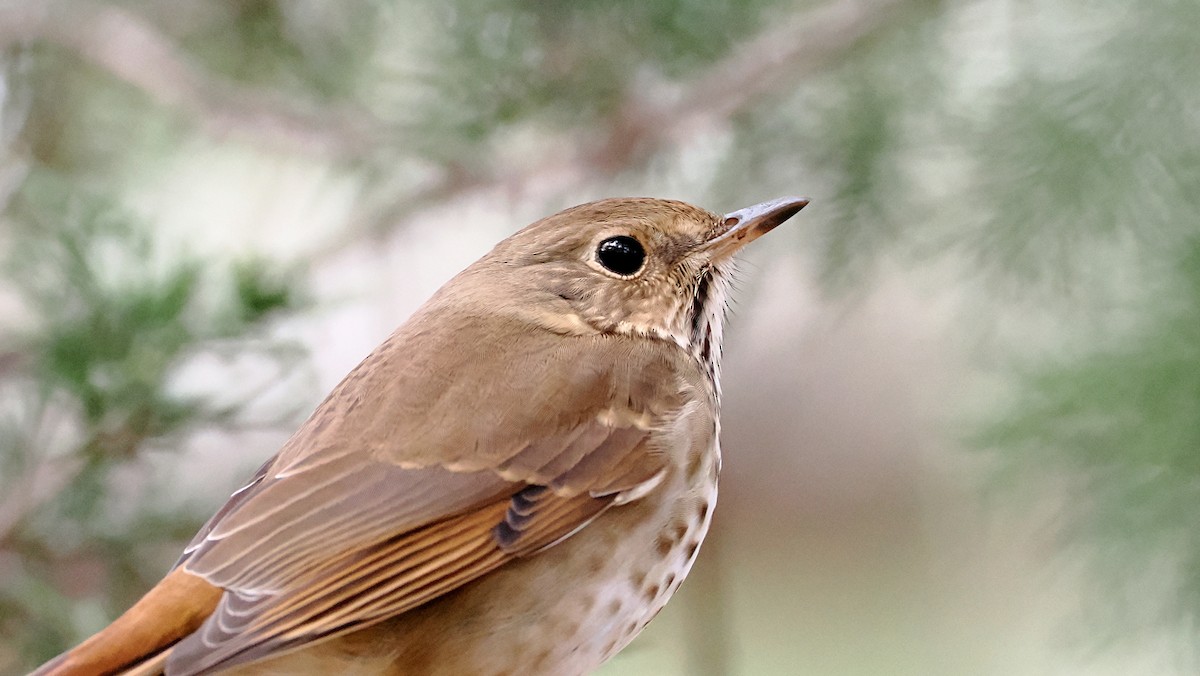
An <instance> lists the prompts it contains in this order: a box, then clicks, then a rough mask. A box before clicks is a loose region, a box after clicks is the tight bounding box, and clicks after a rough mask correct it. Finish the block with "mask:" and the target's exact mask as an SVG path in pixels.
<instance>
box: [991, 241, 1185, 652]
mask: <svg viewBox="0 0 1200 676" xmlns="http://www.w3.org/2000/svg"><path fill="white" fill-rule="evenodd" d="M1170 289H1171V294H1172V301H1171V302H1168V303H1163V304H1161V305H1150V306H1149V307H1146V308H1145V309H1144V310H1143V311H1142V312H1141V313H1140V316H1139V321H1138V322H1137V325H1136V328H1135V329H1133V330H1131V331H1129V332H1127V333H1128V335H1122V336H1120V337H1119V338H1117V340H1116V341H1115V343H1116V344H1115V345H1113V346H1110V347H1106V348H1104V349H1101V350H1099V351H1096V352H1093V353H1090V354H1086V355H1082V356H1080V357H1078V358H1068V359H1060V360H1056V361H1052V362H1049V363H1045V364H1042V365H1040V366H1037V367H1035V368H1033V369H1026V371H1025V373H1023V375H1022V377H1021V378H1020V380H1019V383H1020V387H1019V389H1018V401H1017V403H1016V404H1014V405H1012V406H1011V407H1009V408H1008V409H1006V410H1002V411H998V412H997V414H998V415H997V417H996V418H995V419H994V420H993V421H992V422H990V424H988V425H987V426H985V427H984V428H983V429H982V430H980V431H979V432H978V433H977V435H976V436H975V438H974V440H973V442H974V443H975V444H976V445H978V446H980V447H983V448H990V449H1000V450H1003V451H1004V453H1005V455H1004V456H1002V457H1004V458H1005V459H1006V462H1005V472H1006V473H1007V474H1008V475H1009V477H1010V479H1011V480H1015V481H1018V482H1021V483H1030V482H1033V483H1038V482H1040V481H1044V480H1050V481H1051V482H1061V481H1064V480H1065V481H1066V482H1067V485H1068V486H1069V505H1070V506H1069V507H1068V508H1067V510H1068V513H1067V525H1066V526H1065V528H1064V531H1063V533H1062V537H1063V542H1064V544H1065V545H1066V546H1067V550H1068V551H1071V552H1073V553H1082V554H1084V555H1085V556H1086V557H1087V558H1088V559H1089V560H1090V561H1091V562H1092V564H1093V570H1094V572H1096V573H1098V574H1099V575H1100V580H1101V581H1102V584H1103V586H1104V588H1105V589H1106V590H1107V593H1105V594H1102V595H1101V594H1097V595H1095V596H1091V597H1089V598H1090V601H1089V602H1088V604H1087V606H1088V608H1087V609H1088V611H1089V612H1091V613H1092V614H1093V615H1094V616H1098V617H1104V618H1106V620H1107V622H1100V623H1093V624H1092V626H1091V628H1093V629H1095V628H1096V625H1100V627H1101V628H1102V629H1103V630H1104V632H1103V634H1102V635H1104V636H1110V635H1111V634H1110V632H1115V633H1118V634H1119V633H1122V632H1131V631H1137V630H1147V629H1153V628H1156V627H1157V626H1159V624H1158V623H1161V622H1168V623H1171V624H1179V623H1182V624H1183V625H1191V624H1193V623H1194V622H1195V621H1196V619H1197V615H1198V612H1200V533H1198V532H1197V530H1196V528H1195V524H1196V523H1197V522H1198V521H1200V453H1197V449H1200V311H1198V310H1197V308H1200V240H1196V239H1193V241H1192V242H1191V243H1190V245H1189V246H1188V248H1187V255H1186V256H1183V257H1181V261H1180V265H1179V274H1178V279H1177V280H1176V283H1175V284H1174V285H1172V286H1171V287H1170ZM1163 579H1166V580H1168V582H1167V583H1166V587H1167V590H1168V591H1166V593H1165V594H1164V595H1163V597H1162V598H1153V599H1152V601H1153V604H1152V605H1153V608H1156V610H1152V611H1151V617H1149V618H1144V616H1145V612H1146V611H1145V605H1146V601H1147V599H1146V598H1145V595H1146V591H1145V590H1146V586H1147V583H1148V582H1150V581H1156V582H1158V584H1162V580H1163ZM1139 604H1140V605H1139ZM1131 608H1134V609H1137V611H1138V612H1139V613H1140V614H1139V615H1132V614H1127V613H1131V612H1132V611H1131V610H1130V609H1131ZM1139 618H1144V619H1141V620H1139ZM1139 621H1140V622H1144V624H1139Z"/></svg>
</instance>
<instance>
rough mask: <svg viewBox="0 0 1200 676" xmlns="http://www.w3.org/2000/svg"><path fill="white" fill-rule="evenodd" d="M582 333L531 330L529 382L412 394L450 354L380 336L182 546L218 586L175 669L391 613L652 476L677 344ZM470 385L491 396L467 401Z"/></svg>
mask: <svg viewBox="0 0 1200 676" xmlns="http://www.w3.org/2000/svg"><path fill="white" fill-rule="evenodd" d="M464 330H466V329H464ZM494 330H495V329H494V327H493V331H494ZM489 337H490V338H491V339H492V341H495V339H496V336H495V335H491V336H489ZM587 340H590V341H592V342H591V343H590V344H585V345H576V346H575V347H576V349H575V350H573V351H571V354H573V355H575V357H576V358H575V359H565V358H564V355H563V354H561V353H560V352H559V350H560V349H561V348H560V341H559V340H543V341H532V346H531V347H528V348H527V349H530V350H535V351H536V350H541V352H540V354H527V355H522V356H521V357H522V359H521V360H522V361H523V362H524V363H525V364H527V365H529V366H527V368H531V369H534V370H535V371H537V372H535V373H532V374H529V373H526V374H523V375H524V376H527V377H524V378H520V379H515V378H514V379H512V381H511V382H512V383H526V385H524V386H523V388H521V387H518V386H516V385H511V384H510V385H509V386H508V389H506V388H505V384H504V383H505V381H504V380H503V376H504V375H505V374H503V373H486V372H485V373H483V374H481V375H480V376H479V377H476V378H473V379H472V380H473V381H474V382H473V383H471V384H470V385H471V387H473V388H474V389H470V388H467V387H462V386H460V384H459V383H458V382H456V381H454V380H450V381H448V382H447V383H446V384H445V386H444V387H442V388H441V389H440V390H438V391H436V394H434V395H426V396H425V397H424V398H421V397H413V396H406V395H405V394H404V393H405V391H406V388H405V387H404V385H405V383H404V381H405V379H406V378H413V377H416V376H415V375H414V373H415V374H417V375H422V374H430V373H432V374H439V373H446V372H453V370H452V369H454V368H455V366H456V365H455V364H452V363H451V364H433V365H432V368H431V365H430V364H429V362H428V360H429V359H431V358H433V359H436V358H438V357H439V355H438V354H436V353H434V354H432V355H429V354H425V355H422V354H408V355H406V356H405V357H404V358H397V357H396V356H395V354H391V355H389V354H386V352H387V351H388V344H385V345H384V346H383V348H381V350H383V351H385V354H384V356H383V357H379V356H373V357H371V358H368V362H371V360H375V362H374V366H373V368H370V369H365V370H360V371H356V373H360V374H361V375H359V376H358V377H357V378H356V376H355V374H351V376H350V377H348V378H347V381H346V382H345V383H343V385H342V386H340V387H339V388H338V389H337V390H335V392H334V393H333V394H332V395H331V396H330V398H329V400H327V401H326V402H325V404H323V405H322V407H321V408H319V409H318V411H317V413H316V414H314V416H313V418H312V419H310V420H309V422H308V423H307V424H306V425H305V427H304V428H302V429H301V430H300V432H298V433H297V435H296V437H294V438H293V440H292V442H289V444H288V445H287V446H285V447H284V449H282V450H281V452H280V454H279V456H278V457H277V459H276V460H275V461H274V462H273V463H271V464H270V465H268V466H267V468H266V469H265V470H264V471H262V472H260V474H259V476H258V477H256V480H255V482H254V483H253V484H252V486H250V487H249V488H248V489H247V490H246V491H244V492H242V493H239V494H235V496H234V497H233V498H231V501H230V504H229V505H227V508H225V509H223V510H222V511H223V512H224V513H223V514H222V515H220V516H219V518H216V519H214V521H213V522H210V523H209V524H208V525H206V530H207V532H204V531H202V536H198V538H197V540H196V541H195V542H194V543H193V545H192V546H191V547H190V548H189V550H188V551H187V552H186V553H185V555H184V558H183V560H182V561H181V564H180V565H181V568H182V569H183V570H184V571H186V572H188V573H190V574H193V575H196V576H199V577H200V578H202V579H204V580H206V581H208V582H209V583H211V584H213V585H215V586H217V587H219V588H221V589H223V590H225V594H224V596H223V597H222V598H221V600H220V602H219V603H218V604H217V606H216V608H215V610H214V611H213V613H212V614H211V616H209V617H208V619H207V620H206V621H205V622H204V624H203V625H202V626H201V627H200V628H199V629H198V630H197V631H195V632H194V633H192V634H191V635H189V636H187V637H186V638H184V639H183V640H182V641H181V642H180V643H179V644H178V645H176V646H175V648H174V650H173V651H172V654H171V656H170V658H169V660H168V670H169V672H170V673H171V674H197V673H205V672H208V671H210V670H213V669H215V668H224V667H228V666H232V665H234V664H239V663H245V662H249V661H254V660H257V659H261V658H263V657H265V656H268V655H272V654H278V653H279V652H282V651H287V650H290V649H293V648H295V647H298V646H301V645H303V644H307V643H310V642H313V641H316V640H320V639H324V638H329V637H332V636H336V635H340V634H344V633H348V632H350V631H354V630H356V629H361V628H364V627H366V626H370V625H371V624H374V623H377V622H380V621H383V620H386V619H388V618H390V617H394V616H396V615H398V614H400V613H403V612H405V611H407V610H409V609H412V608H414V607H416V606H418V605H421V604H423V603H425V602H428V601H429V600H431V599H434V598H436V597H438V596H440V595H442V594H445V593H447V592H449V591H451V590H453V589H456V588H458V587H459V586H461V585H463V584H466V583H467V582H469V581H471V580H473V579H476V578H478V577H480V576H482V575H484V574H486V573H487V572H489V571H491V570H494V569H495V568H496V567H498V566H500V565H503V564H504V563H505V562H507V561H509V560H511V559H513V558H515V557H518V556H522V555H528V554H531V553H534V552H536V551H539V550H540V549H543V548H545V547H547V546H550V545H552V544H554V543H555V542H557V541H559V540H561V539H562V538H564V537H567V536H569V535H571V534H572V533H574V532H576V531H577V530H579V529H580V528H582V527H583V526H585V525H586V524H587V523H589V522H590V521H591V520H592V519H594V518H595V517H596V516H598V515H599V514H600V513H601V512H603V511H604V510H605V509H607V508H608V507H609V506H610V505H612V504H613V503H614V502H616V501H618V500H621V499H622V496H631V495H640V494H642V493H643V492H644V491H645V490H647V489H648V488H649V487H652V486H653V485H654V483H655V482H657V481H659V480H661V478H662V476H663V474H664V472H665V471H666V469H665V468H666V462H665V454H664V453H663V452H662V450H663V449H660V448H656V446H655V444H656V443H657V442H656V438H657V437H658V436H659V435H657V434H656V432H657V431H659V430H661V428H662V426H663V425H665V424H666V422H665V415H666V413H667V411H668V410H674V409H677V408H678V406H680V405H681V404H680V403H679V402H681V401H682V393H681V391H680V385H679V383H680V375H679V373H677V368H678V365H677V363H676V362H675V361H674V356H673V354H672V350H670V349H665V350H663V351H661V352H660V351H657V350H655V349H643V350H640V351H639V350H634V349H631V348H630V347H629V346H628V345H627V344H625V343H624V342H623V341H621V340H619V339H616V338H612V337H596V338H588V339H587ZM426 342H427V341H426ZM527 344H528V341H527ZM377 354H378V353H377ZM614 357H619V359H620V360H621V361H620V362H618V367H617V368H615V369H614V368H611V365H612V363H613V362H611V361H607V360H611V359H612V358H614ZM391 358H396V359H397V361H395V362H392V363H389V361H388V360H389V359H391ZM597 360H599V361H607V364H608V367H605V368H601V367H600V366H599V365H598V363H597ZM414 364H417V365H418V366H417V367H415V368H416V369H417V370H415V371H413V370H411V369H413V368H414V366H413V365H414ZM447 369H451V370H450V371H447ZM538 370H540V371H538ZM528 376H532V377H528ZM380 378H382V379H385V380H386V379H389V378H390V379H391V380H390V385H391V386H390V387H383V384H384V383H383V381H379V380H377V379H380ZM397 380H399V381H400V382H399V383H397V382H396V381H397ZM481 388H483V389H484V390H485V391H483V392H480V391H479V390H480V389H481ZM488 388H490V389H491V390H492V391H491V392H488V391H486V390H487V389H488ZM660 390H661V391H660ZM426 392H428V390H426ZM664 392H665V393H667V394H664ZM397 393H399V394H397ZM652 395H653V396H652ZM659 395H661V396H659ZM497 397H500V398H499V399H497ZM479 398H482V399H481V400H482V401H483V402H485V403H486V405H485V406H479V405H478V403H476V405H475V406H473V407H472V406H471V405H469V402H471V401H472V400H476V399H479ZM614 401H616V402H618V404H617V405H615V406H614V405H613V403H612V402H614ZM651 401H653V402H654V403H653V404H652V405H651V404H650V403H649V402H651ZM393 411H395V412H397V415H389V414H390V413H391V412H393ZM455 419H457V420H458V421H459V422H457V423H454V422H453V421H454V420H455ZM464 419H465V420H466V422H465V423H464V422H462V420H464ZM414 421H416V423H414ZM417 423H421V424H417ZM439 427H440V429H439ZM447 443H449V444H450V445H449V446H446V444H447ZM437 446H442V448H440V449H438V448H436V447H437ZM298 449H299V450H298ZM439 457H440V459H439Z"/></svg>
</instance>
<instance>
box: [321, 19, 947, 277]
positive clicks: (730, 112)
mask: <svg viewBox="0 0 1200 676" xmlns="http://www.w3.org/2000/svg"><path fill="white" fill-rule="evenodd" d="M929 1H930V0H833V1H832V2H830V3H829V4H827V5H824V6H821V7H819V8H817V9H813V10H808V11H803V12H799V13H796V14H794V15H792V16H791V17H789V18H787V19H784V20H782V21H779V22H776V23H775V24H773V26H775V27H772V28H768V29H766V30H764V31H762V32H761V33H759V34H758V35H757V36H755V37H752V38H750V39H748V40H746V41H744V42H743V43H742V45H741V46H740V47H739V48H737V49H735V50H734V51H733V52H731V53H730V54H729V55H727V56H726V57H725V58H724V59H721V60H719V61H717V62H716V63H715V64H713V66H712V67H710V68H709V69H708V70H707V71H706V72H705V73H703V74H701V75H700V76H698V77H696V78H694V79H693V80H692V81H691V82H689V83H686V84H684V85H683V86H682V87H681V88H680V91H679V92H678V94H677V95H676V96H673V97H671V96H664V95H663V92H662V91H661V89H662V88H664V87H666V84H665V83H664V84H663V85H662V86H658V87H654V86H651V87H650V89H654V91H653V93H652V94H650V93H647V89H648V88H647V87H645V86H635V85H640V84H641V83H630V85H629V88H628V91H629V94H628V95H627V97H626V100H625V102H624V103H623V104H621V105H618V106H617V108H616V113H615V114H614V115H613V116H612V119H610V120H609V121H607V123H605V124H604V125H602V128H603V129H604V130H605V131H603V132H602V133H601V134H599V135H598V136H597V137H596V140H594V141H593V142H591V143H587V142H584V143H580V139H579V138H578V137H577V134H578V130H577V129H572V130H571V131H570V132H568V136H569V137H568V138H562V139H558V140H557V141H554V142H548V143H546V144H545V147H546V148H548V149H549V150H548V151H547V152H545V153H543V155H542V156H541V157H538V158H536V159H534V160H532V161H529V162H527V163H524V164H523V166H521V167H514V166H512V165H511V163H505V162H500V161H492V162H488V161H483V162H479V163H478V164H477V165H476V166H483V167H490V168H489V169H485V170H472V169H470V168H468V167H465V166H462V165H452V166H451V167H448V168H447V169H446V170H445V171H444V172H443V173H442V174H441V176H440V177H438V178H436V179H434V180H433V181H431V182H429V183H428V184H426V185H425V186H423V187H421V188H418V189H416V190H415V191H409V192H408V194H405V195H402V196H401V197H399V198H397V197H395V195H396V194H397V192H402V191H400V190H398V189H397V188H398V187H399V186H395V185H392V184H389V185H386V186H383V187H382V188H379V189H376V194H381V195H383V197H382V198H379V199H374V200H373V199H370V198H369V197H368V198H367V199H365V200H363V204H364V206H362V207H361V208H360V209H359V210H358V213H357V214H356V215H353V216H351V219H350V226H349V227H348V228H346V229H345V230H344V231H343V233H342V234H341V235H340V237H339V240H338V241H337V242H335V243H334V244H333V245H332V246H326V247H322V249H321V250H320V253H318V254H317V256H318V257H323V256H328V255H330V254H334V253H336V252H338V251H340V250H342V249H343V248H345V247H347V246H351V245H353V244H355V243H357V242H359V241H361V238H362V237H363V236H364V235H367V236H381V235H383V234H385V233H387V232H389V231H391V230H392V229H393V228H395V227H397V226H398V225H399V224H400V223H401V222H402V219H403V217H404V215H405V214H408V213H412V212H413V211H415V210H419V209H421V208H424V207H427V206H429V205H432V204H435V203H440V202H444V201H448V200H450V199H451V198H454V197H459V196H462V195H465V194H470V193H475V192H488V191H494V190H499V191H503V192H505V193H508V194H516V195H521V194H525V193H527V192H529V191H530V190H532V189H534V188H536V189H537V191H538V192H543V193H546V192H554V191H560V190H568V189H570V188H571V187H573V186H575V185H578V184H579V183H581V182H583V181H584V180H591V179H594V178H595V177H596V176H597V175H598V174H599V175H602V176H603V175H609V176H611V175H613V174H616V173H619V172H620V171H623V170H625V169H628V168H630V167H634V166H637V165H639V164H640V163H642V162H644V161H645V160H646V159H647V158H648V157H650V156H651V155H653V154H654V153H656V152H659V151H661V150H663V149H665V148H668V147H671V146H675V145H680V144H683V143H685V142H686V141H687V140H688V139H691V138H694V137H695V136H696V134H697V133H698V132H699V131H702V130H704V129H706V128H712V127H716V126H719V125H721V124H723V123H726V122H727V121H728V120H729V119H730V118H732V117H734V116H735V115H737V114H739V113H741V112H743V111H744V110H746V109H747V108H749V107H751V106H757V105H761V103H762V100H763V99H764V98H769V97H771V96H777V95H782V94H785V93H787V91H788V89H789V88H790V87H793V86H794V85H795V84H796V82H797V81H799V80H800V79H802V78H803V77H804V76H805V75H808V74H810V73H813V72H815V71H817V70H819V69H820V68H821V67H823V66H825V65H827V64H828V63H830V62H831V61H834V60H836V59H837V58H838V57H840V56H842V55H844V54H845V53H846V52H848V51H850V50H852V49H854V48H855V47H856V46H858V45H859V44H861V43H862V42H863V41H864V40H866V39H868V38H870V37H871V36H872V35H875V34H876V33H878V31H880V30H882V29H884V28H886V27H887V26H888V25H890V24H891V22H892V20H893V19H894V18H895V16H896V15H897V14H899V13H900V12H902V11H904V10H911V9H915V8H917V7H919V6H921V5H924V4H928V3H929ZM572 148H578V149H579V150H577V151H576V152H574V153H572V152H570V150H569V149H572Z"/></svg>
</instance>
